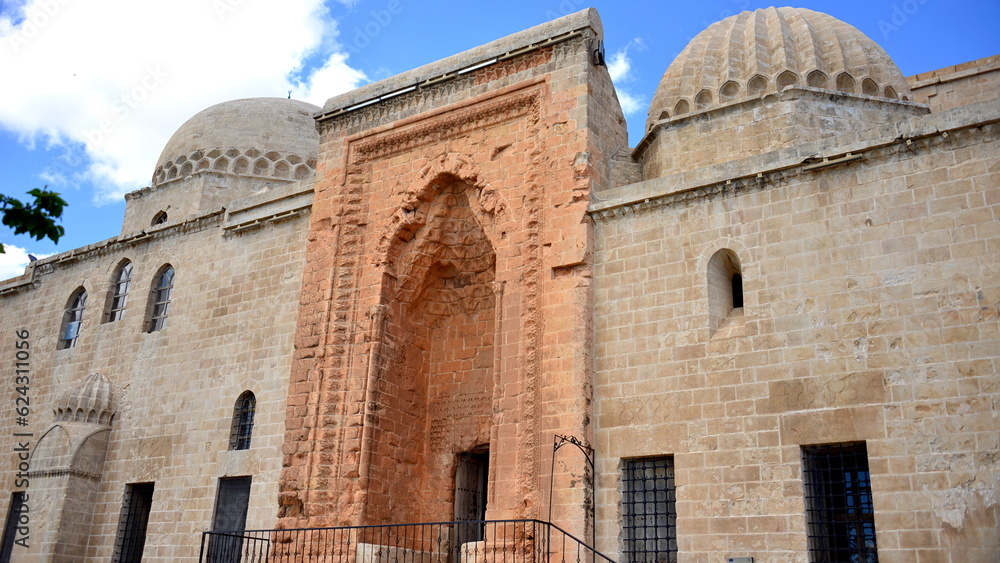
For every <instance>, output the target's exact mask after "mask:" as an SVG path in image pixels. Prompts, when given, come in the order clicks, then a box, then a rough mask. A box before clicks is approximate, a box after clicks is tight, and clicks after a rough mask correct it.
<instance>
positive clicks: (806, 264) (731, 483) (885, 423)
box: [593, 104, 1000, 563]
mask: <svg viewBox="0 0 1000 563" xmlns="http://www.w3.org/2000/svg"><path fill="white" fill-rule="evenodd" d="M998 115H1000V108H998V107H997V106H996V104H993V105H992V106H988V105H980V106H978V107H974V108H967V109H964V110H962V111H953V112H951V113H947V112H946V113H945V114H944V115H941V116H935V115H934V114H931V115H930V116H924V117H916V118H913V119H912V120H910V122H908V123H907V124H905V127H904V126H900V128H898V129H897V128H890V129H888V130H886V131H885V133H884V134H882V137H881V139H882V140H881V141H879V140H878V138H877V137H878V136H877V135H875V134H874V133H873V132H870V133H869V135H868V137H869V139H870V141H869V142H868V146H869V147H870V149H865V148H864V146H863V145H862V144H854V145H851V144H849V143H848V144H838V141H837V140H836V139H834V140H830V141H829V142H828V143H827V144H826V145H812V146H806V147H802V148H801V149H800V150H801V151H803V152H806V153H810V152H819V154H820V155H821V156H823V155H831V156H833V155H838V154H844V153H846V152H848V151H853V152H854V153H855V154H861V155H862V156H861V158H860V159H858V160H854V161H852V162H849V163H845V164H840V165H838V166H830V167H826V168H819V169H816V170H814V171H807V170H804V165H802V164H797V163H801V162H802V159H801V157H796V156H792V155H788V156H787V160H784V161H782V160H780V159H779V158H778V157H781V155H780V154H779V155H761V156H760V157H755V158H750V159H747V160H746V161H741V162H736V163H731V165H727V166H725V167H716V168H707V169H705V170H703V171H699V172H697V173H692V174H691V175H690V177H686V176H684V175H678V176H675V177H671V178H664V179H662V180H657V181H649V182H645V183H643V184H640V185H637V186H626V187H624V188H622V189H621V190H618V191H616V192H614V193H613V194H609V197H608V199H607V200H606V201H603V202H600V203H598V204H595V205H594V206H593V209H594V211H595V221H596V225H595V234H596V236H595V245H596V254H595V282H594V283H595V296H596V304H595V318H596V350H595V353H596V356H597V368H596V388H595V397H596V399H595V417H596V431H595V433H596V436H597V439H596V443H597V450H598V496H597V506H598V532H597V534H598V541H597V546H598V548H599V549H601V550H602V551H604V552H605V553H609V554H612V555H614V554H618V553H620V551H621V549H622V543H621V541H622V540H621V538H622V536H621V534H622V529H621V526H622V520H621V518H622V514H621V508H620V501H621V493H620V490H621V483H620V477H619V476H620V470H621V463H622V460H623V459H632V458H643V457H647V456H659V455H673V456H674V463H675V467H676V483H677V513H678V518H677V530H676V534H677V538H678V546H679V549H680V551H681V553H682V554H683V555H682V557H683V560H684V561H688V562H706V563H707V562H710V561H711V562H714V561H721V560H724V558H725V557H734V556H753V557H755V558H756V560H758V561H769V562H780V561H804V560H806V553H805V550H806V546H807V533H806V517H805V512H804V510H805V507H804V504H803V485H802V479H801V453H800V446H801V445H808V444H824V443H833V442H849V441H865V442H866V443H867V448H868V450H867V451H868V456H869V463H870V469H871V473H872V486H873V492H874V506H875V526H876V530H877V540H878V547H879V560H880V561H888V562H904V561H916V560H924V559H926V560H935V561H950V562H954V563H958V562H960V561H962V562H968V561H980V562H988V561H995V560H996V559H997V557H998V556H1000V533H998V532H997V527H996V522H997V517H998V515H1000V504H998V501H997V492H998V490H1000V483H998V481H997V476H998V475H1000V471H998V470H1000V468H998V466H997V458H998V454H1000V442H998V434H997V432H996V429H997V411H996V402H997V399H998V392H1000V378H998V375H997V374H998V373H1000V323H998V318H1000V309H998V307H1000V275H998V270H997V263H998V254H1000V228H998V225H1000V222H998V221H997V219H998V212H1000V207H998V206H1000V176H998V174H997V169H996V165H995V163H996V155H997V151H998V149H997V147H998V146H1000V145H998V143H997V134H998V129H997V124H996V119H997V117H998ZM963 124H964V125H963ZM904 130H905V132H903V131H904ZM941 131H945V132H947V135H942V134H941V133H940V132H941ZM918 132H919V134H918ZM907 138H909V139H910V140H906V139H907ZM876 147H881V148H876ZM792 152H794V151H792ZM735 170H739V171H740V172H741V173H740V174H739V175H726V174H716V175H715V176H714V177H713V176H712V174H711V172H712V171H715V172H722V171H735ZM657 190H659V192H657ZM657 193H659V195H657ZM722 249H728V250H730V251H732V253H733V254H734V255H735V256H736V257H738V259H739V264H740V265H741V268H742V276H743V286H744V294H745V299H746V301H745V306H744V308H743V309H742V310H734V311H731V312H730V314H729V318H727V319H726V320H725V321H724V322H723V323H722V326H721V327H720V329H719V330H718V331H715V332H713V331H712V330H711V328H710V322H711V310H712V309H711V306H710V303H709V298H710V292H709V289H708V288H709V277H708V268H709V260H710V258H711V257H712V256H713V255H714V254H715V253H716V252H717V251H719V250H722Z"/></svg>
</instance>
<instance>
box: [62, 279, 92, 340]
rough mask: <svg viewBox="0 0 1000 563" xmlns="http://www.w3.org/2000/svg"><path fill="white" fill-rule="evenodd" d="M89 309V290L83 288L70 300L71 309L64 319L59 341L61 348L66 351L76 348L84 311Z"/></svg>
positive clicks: (69, 308) (68, 309) (67, 311)
mask: <svg viewBox="0 0 1000 563" xmlns="http://www.w3.org/2000/svg"><path fill="white" fill-rule="evenodd" d="M86 308H87V290H85V289H83V288H82V287H81V288H80V289H78V290H77V292H76V293H75V294H74V295H73V298H72V299H71V300H70V303H69V307H68V308H67V309H66V314H65V316H64V318H63V333H62V337H61V338H60V340H59V348H61V349H66V348H72V347H74V346H76V339H77V337H78V336H80V324H81V323H83V311H84V309H86Z"/></svg>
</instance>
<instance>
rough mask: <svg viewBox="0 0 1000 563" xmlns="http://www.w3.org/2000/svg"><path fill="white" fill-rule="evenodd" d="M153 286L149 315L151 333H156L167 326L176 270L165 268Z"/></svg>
mask: <svg viewBox="0 0 1000 563" xmlns="http://www.w3.org/2000/svg"><path fill="white" fill-rule="evenodd" d="M154 279H155V282H154V285H153V294H152V296H151V297H152V307H151V308H150V314H149V332H156V331H158V330H160V329H161V328H163V327H164V326H166V324H167V312H168V310H169V308H170V295H171V294H172V293H173V290H174V269H173V268H172V267H170V266H166V267H164V268H163V269H162V270H161V271H160V275H158V276H156V278H154Z"/></svg>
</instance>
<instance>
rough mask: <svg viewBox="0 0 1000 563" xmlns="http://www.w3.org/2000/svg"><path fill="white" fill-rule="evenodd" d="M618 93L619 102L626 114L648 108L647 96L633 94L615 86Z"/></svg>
mask: <svg viewBox="0 0 1000 563" xmlns="http://www.w3.org/2000/svg"><path fill="white" fill-rule="evenodd" d="M615 93H617V94H618V103H619V104H620V105H621V106H622V112H623V113H625V115H632V114H635V113H638V112H640V111H643V110H644V109H646V98H645V97H643V96H633V95H632V94H630V93H628V92H626V91H625V90H623V89H621V88H615Z"/></svg>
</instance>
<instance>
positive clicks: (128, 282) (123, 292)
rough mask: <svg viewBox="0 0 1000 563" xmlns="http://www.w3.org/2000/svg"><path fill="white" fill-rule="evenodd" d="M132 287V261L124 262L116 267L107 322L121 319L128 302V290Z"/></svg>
mask: <svg viewBox="0 0 1000 563" xmlns="http://www.w3.org/2000/svg"><path fill="white" fill-rule="evenodd" d="M131 287H132V263H131V262H125V263H124V264H122V266H121V268H118V275H117V276H115V280H114V285H113V286H112V288H111V303H110V306H109V307H108V322H109V323H113V322H115V321H118V320H121V318H122V316H124V314H125V305H126V304H127V303H128V291H129V289H131Z"/></svg>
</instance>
